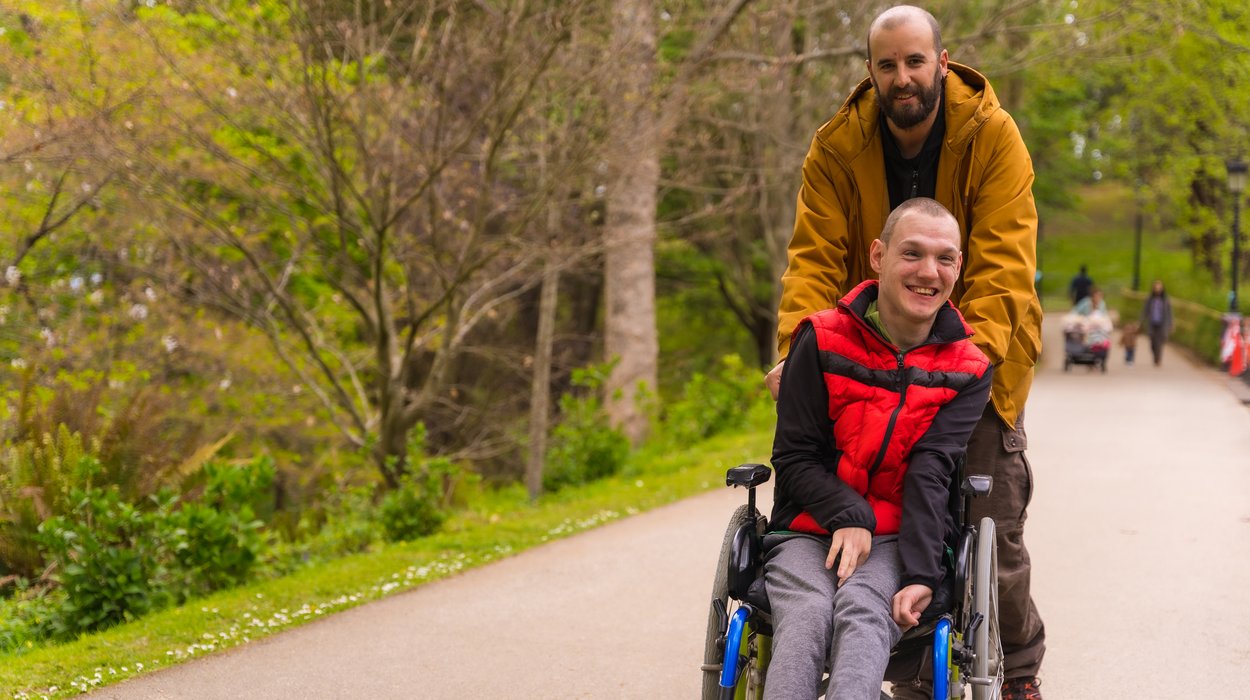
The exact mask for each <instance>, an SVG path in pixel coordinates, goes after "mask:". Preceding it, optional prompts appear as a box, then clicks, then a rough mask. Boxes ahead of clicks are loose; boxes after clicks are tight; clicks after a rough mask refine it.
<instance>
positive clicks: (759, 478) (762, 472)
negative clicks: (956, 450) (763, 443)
mask: <svg viewBox="0 0 1250 700" xmlns="http://www.w3.org/2000/svg"><path fill="white" fill-rule="evenodd" d="M772 473H773V470H772V469H769V468H768V467H767V466H766V465H763V464H740V465H738V466H736V467H734V468H732V469H730V470H729V471H727V472H725V485H726V486H745V487H747V488H749V489H753V488H755V487H756V486H759V485H760V484H762V483H764V482H766V481H768V479H769V477H771V476H772ZM986 478H988V477H986Z"/></svg>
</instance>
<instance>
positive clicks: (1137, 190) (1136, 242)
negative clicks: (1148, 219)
mask: <svg viewBox="0 0 1250 700" xmlns="http://www.w3.org/2000/svg"><path fill="white" fill-rule="evenodd" d="M1133 199H1134V200H1136V202H1137V220H1136V222H1135V225H1134V226H1133V291H1134V292H1136V291H1137V290H1139V289H1141V226H1142V221H1141V218H1142V214H1141V209H1142V181H1141V178H1138V179H1137V184H1136V186H1135V187H1134V188H1133Z"/></svg>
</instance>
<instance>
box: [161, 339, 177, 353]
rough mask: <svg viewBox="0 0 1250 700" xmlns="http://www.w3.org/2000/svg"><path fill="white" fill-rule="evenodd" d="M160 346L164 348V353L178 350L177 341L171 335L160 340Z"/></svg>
mask: <svg viewBox="0 0 1250 700" xmlns="http://www.w3.org/2000/svg"><path fill="white" fill-rule="evenodd" d="M161 345H164V346H165V352H173V351H175V350H177V349H178V339H177V338H175V337H173V336H172V335H166V336H165V337H163V338H161Z"/></svg>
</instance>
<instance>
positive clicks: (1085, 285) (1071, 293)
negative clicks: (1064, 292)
mask: <svg viewBox="0 0 1250 700" xmlns="http://www.w3.org/2000/svg"><path fill="white" fill-rule="evenodd" d="M1093 288H1094V280H1093V278H1091V277H1090V276H1089V270H1088V269H1087V268H1086V267H1085V266H1084V265H1082V266H1081V271H1080V272H1078V273H1076V276H1075V277H1073V278H1072V282H1071V283H1069V284H1068V298H1069V299H1071V300H1072V305H1073V306H1076V305H1077V304H1079V303H1081V300H1082V299H1084V298H1085V297H1088V296H1089V292H1090V290H1091V289H1093Z"/></svg>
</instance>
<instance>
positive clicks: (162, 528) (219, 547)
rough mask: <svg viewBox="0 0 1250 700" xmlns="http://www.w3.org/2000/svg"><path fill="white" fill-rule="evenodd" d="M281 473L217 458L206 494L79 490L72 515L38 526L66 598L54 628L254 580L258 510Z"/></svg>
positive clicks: (121, 617)
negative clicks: (132, 499)
mask: <svg viewBox="0 0 1250 700" xmlns="http://www.w3.org/2000/svg"><path fill="white" fill-rule="evenodd" d="M97 466H98V465H97ZM273 474H274V469H273V464H272V462H270V461H269V460H268V459H258V460H255V461H253V462H251V463H247V464H218V463H213V462H210V463H208V464H206V465H205V467H204V476H205V479H206V481H205V485H204V489H203V491H202V492H201V493H200V494H199V496H198V497H195V498H190V497H179V496H178V495H177V494H175V493H174V492H173V491H170V490H165V491H162V492H161V493H160V494H158V495H156V496H155V497H153V498H151V499H148V502H149V503H150V504H151V506H150V507H148V508H146V509H144V508H141V507H139V506H138V505H135V504H131V503H127V502H126V501H125V500H124V499H123V498H122V496H121V493H120V490H119V489H118V488H117V487H116V486H115V485H109V486H107V487H95V486H90V485H88V486H86V487H83V488H75V489H74V490H73V491H71V494H72V498H73V501H74V503H75V506H74V508H73V514H72V516H59V517H54V518H51V519H49V520H47V521H46V522H44V523H43V525H41V526H40V528H39V542H40V544H41V545H42V546H43V547H44V550H45V552H46V554H47V558H48V560H49V561H50V562H52V564H53V567H54V571H55V573H54V575H53V578H54V580H55V581H56V582H57V583H58V584H59V585H60V588H61V590H62V591H63V592H64V596H65V597H64V600H63V601H62V603H61V604H60V607H59V609H57V610H56V612H55V614H54V615H53V622H52V624H51V625H50V630H51V632H52V633H53V634H55V635H56V636H62V637H72V636H75V635H77V634H79V633H81V632H88V631H93V630H98V629H103V628H105V627H109V626H111V625H114V624H117V623H119V622H123V621H125V620H131V619H134V618H137V617H139V616H141V615H143V614H145V613H147V612H149V611H151V610H155V609H158V608H160V607H162V606H164V605H166V604H168V603H170V602H178V603H180V602H184V601H186V600H188V599H190V598H193V597H196V596H200V595H204V594H207V593H211V592H213V591H216V590H221V589H224V588H229V587H231V586H235V585H238V584H240V583H243V582H244V581H246V580H248V578H249V576H250V574H251V572H252V569H253V566H254V565H255V563H256V562H257V560H258V559H259V558H260V556H261V554H262V553H263V550H264V547H265V541H264V539H263V536H262V525H263V524H262V523H261V522H260V521H259V520H258V519H257V518H256V516H255V512H256V508H257V507H258V506H257V504H259V503H262V502H264V500H265V499H266V498H268V497H269V496H268V494H269V490H270V486H271V484H272V480H273Z"/></svg>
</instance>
